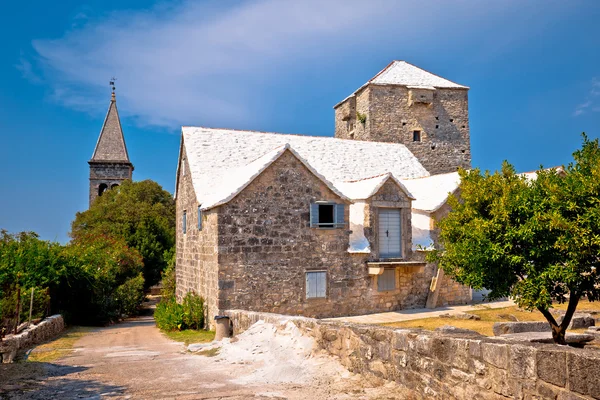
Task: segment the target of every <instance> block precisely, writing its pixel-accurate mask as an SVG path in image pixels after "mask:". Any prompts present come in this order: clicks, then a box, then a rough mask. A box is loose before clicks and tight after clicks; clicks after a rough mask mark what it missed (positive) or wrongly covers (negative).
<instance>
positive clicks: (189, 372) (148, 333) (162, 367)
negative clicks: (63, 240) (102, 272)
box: [0, 317, 412, 400]
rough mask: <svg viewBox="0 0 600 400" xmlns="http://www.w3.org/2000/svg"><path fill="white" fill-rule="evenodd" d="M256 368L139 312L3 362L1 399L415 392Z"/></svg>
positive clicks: (340, 376)
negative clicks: (58, 348)
mask: <svg viewBox="0 0 600 400" xmlns="http://www.w3.org/2000/svg"><path fill="white" fill-rule="evenodd" d="M327 362H335V361H334V360H333V359H329V360H328V361H327ZM260 367H261V366H260V365H253V363H252V362H250V363H248V362H244V363H240V362H239V361H238V362H235V361H227V360H226V359H219V358H218V357H217V358H210V357H205V356H201V355H196V354H191V353H189V352H187V351H186V349H185V347H184V345H183V344H182V343H177V342H173V341H171V340H170V339H168V338H166V337H165V336H163V335H162V334H161V333H160V332H159V331H158V329H157V328H156V326H155V324H154V320H153V318H152V317H139V318H136V319H132V320H129V321H127V322H124V323H121V324H118V325H114V326H111V327H107V328H101V329H97V330H95V331H93V332H91V333H89V334H87V335H85V336H84V337H83V338H81V339H80V340H79V341H78V342H76V343H75V352H73V353H71V355H69V356H67V357H65V358H63V359H61V360H59V361H57V362H55V363H52V364H49V363H31V362H21V363H17V364H8V365H2V366H1V368H0V389H2V390H0V398H7V399H17V398H18V399H23V398H24V399H52V398H60V399H75V398H77V399H79V398H86V399H99V398H135V399H138V398H139V399H175V398H176V399H223V400H225V399H227V400H237V399H290V400H293V399H404V398H412V396H409V395H408V394H407V393H406V392H405V391H403V390H402V389H401V388H399V387H398V386H396V385H395V384H391V383H385V382H382V381H377V380H372V379H366V378H364V377H362V376H358V375H353V374H350V373H348V372H347V371H345V370H343V369H341V368H340V369H337V368H336V369H335V372H334V373H332V374H325V375H323V376H316V377H314V379H310V380H309V381H306V380H304V381H302V382H301V383H298V382H293V383H290V382H265V381H255V380H253V379H246V380H244V379H240V378H243V377H244V376H253V375H252V374H253V372H254V371H255V370H256V369H257V368H260ZM342 370H343V372H342V373H340V371H342ZM240 382H243V383H240Z"/></svg>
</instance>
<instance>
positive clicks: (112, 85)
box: [108, 76, 117, 100]
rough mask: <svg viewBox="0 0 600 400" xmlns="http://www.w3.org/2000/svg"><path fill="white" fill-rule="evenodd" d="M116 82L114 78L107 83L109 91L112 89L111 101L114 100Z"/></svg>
mask: <svg viewBox="0 0 600 400" xmlns="http://www.w3.org/2000/svg"><path fill="white" fill-rule="evenodd" d="M116 80H117V78H115V77H114V76H113V77H112V78H110V81H109V82H108V84H109V85H110V87H111V89H112V93H111V97H112V99H113V100H115V89H116V87H115V81H116Z"/></svg>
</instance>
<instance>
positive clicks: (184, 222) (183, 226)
mask: <svg viewBox="0 0 600 400" xmlns="http://www.w3.org/2000/svg"><path fill="white" fill-rule="evenodd" d="M181 222H182V227H181V230H182V231H183V233H185V232H186V231H187V212H186V211H184V212H183V220H182V221H181Z"/></svg>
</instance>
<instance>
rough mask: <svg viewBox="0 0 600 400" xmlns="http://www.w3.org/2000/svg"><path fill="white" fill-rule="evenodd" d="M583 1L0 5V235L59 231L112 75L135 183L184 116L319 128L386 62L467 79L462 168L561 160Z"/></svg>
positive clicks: (565, 153) (582, 55)
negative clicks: (468, 150)
mask: <svg viewBox="0 0 600 400" xmlns="http://www.w3.org/2000/svg"><path fill="white" fill-rule="evenodd" d="M599 20H600V3H598V2H594V1H577V0H575V1H570V2H564V1H526V2H523V1H510V0H505V1H498V2H488V1H478V0H461V1H441V0H440V1H410V2H409V1H392V0H390V1H387V0H370V1H369V2H366V1H356V0H327V1H321V0H303V1H302V2H299V1H286V0H256V1H252V2H250V1H237V2H229V1H204V2H202V1H178V2H152V1H148V0H137V1H134V0H121V1H113V0H102V1H100V0H91V1H84V2H82V1H72V0H61V1H60V2H47V1H33V2H8V3H7V4H4V5H3V12H2V15H0V37H1V38H2V39H0V49H1V52H0V83H1V90H0V140H1V141H0V171H1V174H2V179H0V228H4V229H8V230H9V231H13V232H14V231H22V230H33V231H36V232H38V233H39V234H40V235H41V236H42V238H44V239H51V240H59V241H66V240H68V237H67V233H68V231H69V227H70V222H71V221H72V219H73V218H74V215H75V213H76V212H77V211H81V210H85V209H86V207H87V201H88V165H87V161H88V160H89V158H90V157H91V154H92V151H93V148H94V145H95V143H96V140H97V137H98V134H99V131H100V128H101V125H102V121H103V118H104V116H105V113H106V110H107V107H108V102H109V98H110V89H109V86H108V81H109V79H110V77H111V76H116V77H117V102H118V103H117V104H118V106H119V112H120V115H121V122H122V125H123V128H124V131H125V138H126V141H127V146H128V150H129V153H130V157H131V160H132V162H133V163H134V165H135V168H136V169H135V172H134V179H135V180H142V179H147V178H149V179H153V180H156V181H158V182H159V183H160V184H161V185H162V186H163V187H164V188H165V189H167V190H168V191H170V192H173V189H174V181H175V169H176V162H177V152H178V146H179V129H180V126H181V125H201V126H210V127H228V128H238V129H255V130H263V131H275V132H289V133H305V134H311V135H323V136H327V135H332V134H333V125H334V123H333V109H332V106H333V105H334V104H336V103H337V102H338V101H339V100H341V99H343V98H344V97H346V96H347V95H348V94H350V93H351V92H353V91H354V90H355V89H356V88H358V87H359V86H361V85H362V84H363V83H364V82H366V81H367V80H368V79H369V78H371V77H372V76H373V75H375V74H376V73H377V72H379V71H380V70H381V69H382V68H384V67H385V66H386V65H387V64H388V63H389V62H390V61H391V60H393V59H401V60H406V61H409V62H411V63H413V64H416V65H418V66H420V67H422V68H425V69H427V70H429V71H432V72H434V73H436V74H439V75H441V76H443V77H445V78H448V79H450V80H453V81H456V82H458V83H461V84H464V85H468V86H470V87H471V91H470V94H469V100H470V104H469V106H470V120H471V140H472V154H473V165H474V166H478V167H481V168H483V169H491V170H494V169H497V168H498V167H499V165H500V163H501V162H502V160H504V159H508V160H509V161H510V162H512V163H513V164H515V166H516V167H517V169H518V170H520V171H527V170H533V169H536V168H537V167H538V166H539V165H540V164H543V165H545V166H554V165H560V164H564V163H568V162H569V160H570V158H571V153H572V152H573V150H575V149H576V148H577V147H578V146H579V144H580V142H581V141H580V136H579V135H580V133H581V132H582V131H585V132H587V133H588V135H589V136H591V137H593V138H595V137H598V135H599V134H600V124H599V123H600V24H598V22H597V21H599Z"/></svg>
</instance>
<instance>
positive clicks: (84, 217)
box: [70, 180, 175, 287]
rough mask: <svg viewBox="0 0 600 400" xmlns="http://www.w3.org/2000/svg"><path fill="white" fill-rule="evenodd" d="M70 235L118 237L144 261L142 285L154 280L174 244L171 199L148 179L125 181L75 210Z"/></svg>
mask: <svg viewBox="0 0 600 400" xmlns="http://www.w3.org/2000/svg"><path fill="white" fill-rule="evenodd" d="M70 235H71V237H72V238H73V239H75V240H76V239H78V238H79V237H81V236H83V235H110V236H114V237H121V238H123V239H124V240H125V242H126V243H127V245H128V246H129V247H132V248H135V249H137V250H138V251H139V253H140V254H141V255H142V258H143V261H144V279H145V285H146V287H150V286H152V285H154V284H156V283H157V282H158V281H159V279H160V274H161V272H162V271H163V270H164V269H165V267H166V265H167V262H168V261H169V259H170V257H171V253H172V251H173V250H172V249H173V247H174V244H175V202H174V200H173V197H172V196H171V194H170V193H169V192H167V191H165V190H163V189H162V187H161V186H160V185H159V184H158V183H156V182H153V181H151V180H145V181H142V182H131V181H125V182H123V184H122V185H121V186H119V187H117V188H115V189H111V190H109V191H107V192H105V193H104V194H103V195H102V196H101V197H99V198H97V199H96V201H94V203H93V204H92V206H91V207H90V208H89V210H87V211H84V212H80V213H77V215H76V217H75V220H74V221H73V223H72V225H71V234H70Z"/></svg>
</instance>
